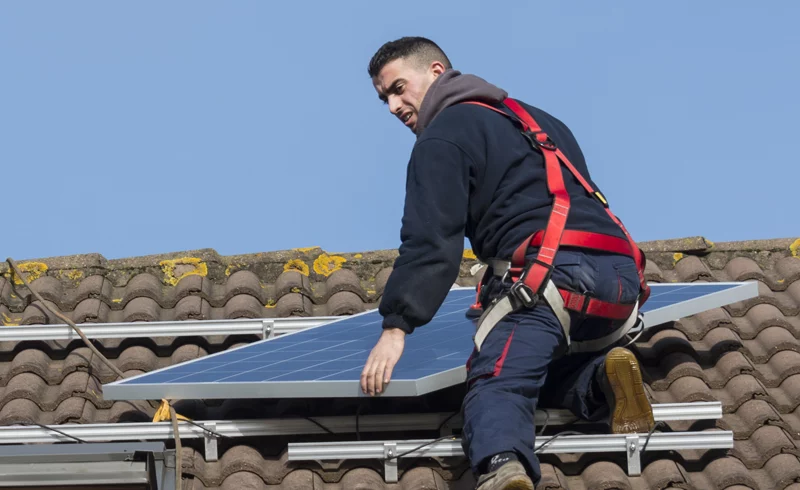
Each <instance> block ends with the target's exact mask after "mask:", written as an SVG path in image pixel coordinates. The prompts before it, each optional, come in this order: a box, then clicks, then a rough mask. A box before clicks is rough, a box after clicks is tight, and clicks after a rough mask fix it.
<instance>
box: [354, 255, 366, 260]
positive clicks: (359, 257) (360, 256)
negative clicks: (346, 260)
mask: <svg viewBox="0 0 800 490" xmlns="http://www.w3.org/2000/svg"><path fill="white" fill-rule="evenodd" d="M353 257H355V258H357V259H361V258H363V257H364V256H363V255H361V254H355V255H353Z"/></svg>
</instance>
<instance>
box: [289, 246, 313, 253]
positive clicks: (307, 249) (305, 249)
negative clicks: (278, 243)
mask: <svg viewBox="0 0 800 490" xmlns="http://www.w3.org/2000/svg"><path fill="white" fill-rule="evenodd" d="M318 248H319V247H303V248H293V249H292V250H294V251H295V252H300V253H306V252H310V251H312V250H316V249H318Z"/></svg>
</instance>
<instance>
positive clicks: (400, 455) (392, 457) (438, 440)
mask: <svg viewBox="0 0 800 490" xmlns="http://www.w3.org/2000/svg"><path fill="white" fill-rule="evenodd" d="M445 439H452V440H456V438H455V436H442V437H440V438H438V439H434V440H432V441H430V442H426V443H425V444H420V445H419V446H417V447H415V448H414V449H411V450H410V451H406V452H404V453H401V454H398V455H396V456H389V457H388V458H383V460H384V461H391V460H393V459H395V458H402V457H403V456H407V455H409V454H411V453H413V452H415V451H419V450H420V449H422V448H424V447H425V446H430V445H432V444H436V443H437V442H441V441H443V440H445Z"/></svg>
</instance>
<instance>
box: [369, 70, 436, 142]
mask: <svg viewBox="0 0 800 490" xmlns="http://www.w3.org/2000/svg"><path fill="white" fill-rule="evenodd" d="M444 71H445V68H444V65H442V64H441V63H439V62H434V63H432V64H431V65H430V66H429V67H427V68H420V67H418V66H415V65H414V63H413V62H411V61H409V60H407V59H405V58H400V59H396V60H393V61H391V62H389V63H386V65H385V66H384V67H383V69H382V70H381V71H380V73H378V75H377V76H376V77H374V78H373V79H372V83H373V85H374V86H375V90H376V91H377V92H378V97H380V99H381V100H382V101H383V102H384V103H386V104H387V105H388V106H389V112H391V113H392V114H394V115H395V116H396V117H397V118H398V119H400V122H402V123H403V124H404V125H405V126H406V127H407V128H409V129H411V131H412V132H413V131H414V130H415V128H416V126H417V119H418V118H419V108H420V106H421V105H422V99H423V98H424V97H425V93H426V92H427V91H428V87H430V86H431V84H432V83H433V81H434V80H436V77H438V76H439V75H441V74H442V73H443V72H444Z"/></svg>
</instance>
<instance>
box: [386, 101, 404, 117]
mask: <svg viewBox="0 0 800 490" xmlns="http://www.w3.org/2000/svg"><path fill="white" fill-rule="evenodd" d="M402 106H403V105H402V104H401V103H400V97H396V96H390V97H389V111H391V113H392V114H394V115H395V116H397V115H398V113H399V111H400V109H401V108H402Z"/></svg>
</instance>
